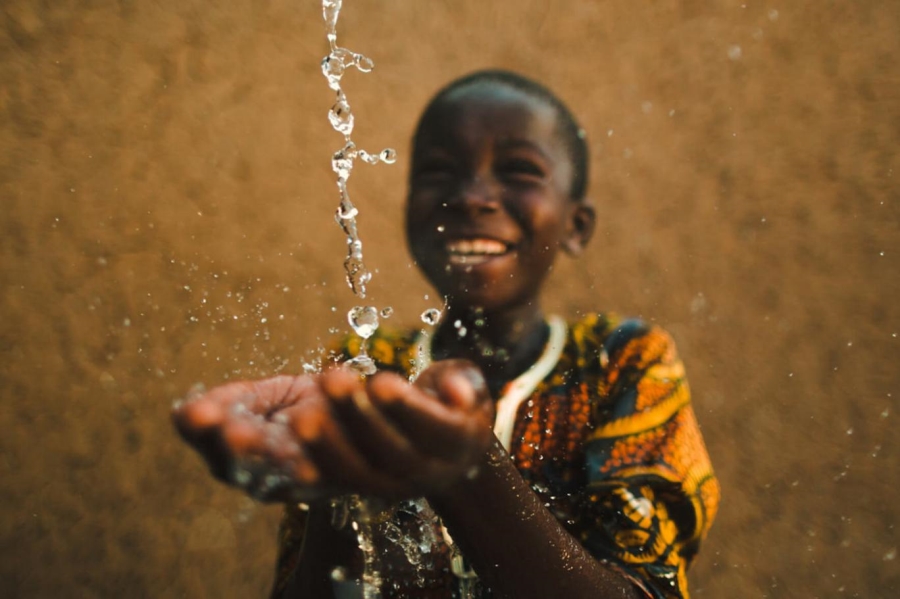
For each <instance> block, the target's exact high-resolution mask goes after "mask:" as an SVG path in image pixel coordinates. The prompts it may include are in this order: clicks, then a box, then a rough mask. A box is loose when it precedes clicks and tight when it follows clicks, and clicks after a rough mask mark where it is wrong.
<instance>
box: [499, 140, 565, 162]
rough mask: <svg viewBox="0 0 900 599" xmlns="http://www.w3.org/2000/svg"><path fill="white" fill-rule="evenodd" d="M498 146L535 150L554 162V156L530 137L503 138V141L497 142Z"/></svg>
mask: <svg viewBox="0 0 900 599" xmlns="http://www.w3.org/2000/svg"><path fill="white" fill-rule="evenodd" d="M497 146H498V147H499V148H501V149H503V150H508V149H516V148H525V149H528V150H534V151H535V152H537V153H538V154H540V155H541V157H542V158H543V159H544V160H546V161H547V162H549V163H551V164H552V163H553V158H552V157H551V156H550V155H549V154H548V153H547V152H545V151H544V149H543V148H542V147H541V146H540V145H538V144H536V143H534V142H533V141H530V140H528V139H515V138H514V139H507V140H503V141H502V142H499V143H498V144H497Z"/></svg>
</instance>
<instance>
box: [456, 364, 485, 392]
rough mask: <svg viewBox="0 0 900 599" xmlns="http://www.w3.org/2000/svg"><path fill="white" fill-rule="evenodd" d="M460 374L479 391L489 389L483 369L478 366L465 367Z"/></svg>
mask: <svg viewBox="0 0 900 599" xmlns="http://www.w3.org/2000/svg"><path fill="white" fill-rule="evenodd" d="M460 374H462V375H463V376H464V377H465V378H466V380H467V381H469V383H470V384H471V385H472V388H473V389H475V391H476V392H477V393H480V392H481V391H484V390H485V389H487V383H486V382H485V380H484V375H483V374H481V371H480V370H478V369H477V368H465V369H463V370H462V371H461V372H460Z"/></svg>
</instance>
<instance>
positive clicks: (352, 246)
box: [322, 0, 397, 375]
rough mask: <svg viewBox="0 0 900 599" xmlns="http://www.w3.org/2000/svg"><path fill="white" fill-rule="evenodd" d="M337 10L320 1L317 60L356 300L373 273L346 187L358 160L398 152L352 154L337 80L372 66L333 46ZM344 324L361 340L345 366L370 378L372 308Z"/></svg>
mask: <svg viewBox="0 0 900 599" xmlns="http://www.w3.org/2000/svg"><path fill="white" fill-rule="evenodd" d="M342 4H343V0H322V16H323V17H324V19H325V29H326V35H327V38H328V47H329V52H328V56H326V57H325V58H323V59H322V74H324V75H325V78H326V79H327V80H328V87H330V88H331V89H332V90H334V92H335V102H334V104H333V105H332V107H331V110H329V111H328V121H329V122H330V123H331V126H332V127H333V128H334V130H335V131H337V132H338V133H340V134H341V135H343V136H344V145H343V147H341V149H339V150H338V151H337V152H335V153H334V155H333V156H332V157H331V169H332V170H333V171H334V173H335V175H337V186H338V191H339V193H340V204H339V205H338V208H337V211H336V212H335V220H336V221H337V223H338V224H339V225H340V227H341V230H343V231H344V234H345V235H346V236H347V257H346V258H345V259H344V270H345V271H346V275H347V284H348V285H349V286H350V289H352V290H353V293H354V294H355V295H356V296H358V297H360V298H365V297H366V284H367V283H368V282H369V281H370V280H371V279H372V273H370V272H369V271H368V270H367V269H366V266H365V264H364V262H363V244H362V241H361V240H360V238H359V233H358V231H357V226H356V217H357V216H358V215H359V210H358V209H357V208H356V206H354V205H353V202H352V201H351V199H350V192H349V190H348V187H347V182H348V181H349V179H350V174H351V173H352V172H353V164H354V162H355V161H356V159H357V158H359V159H361V160H362V161H363V162H365V163H367V164H378V163H379V162H384V163H385V164H393V163H394V162H396V160H397V152H396V151H394V150H393V149H391V148H385V149H384V150H382V151H381V152H378V153H377V154H371V153H369V152H366V151H365V150H363V149H360V148H357V147H356V143H355V142H354V141H353V139H352V138H351V134H352V133H353V126H354V115H353V111H352V110H351V108H350V102H349V101H348V99H347V95H346V94H345V93H344V90H343V89H341V79H342V78H343V76H344V74H345V73H346V71H347V69H348V68H350V67H355V68H356V69H357V70H359V71H362V72H363V73H368V72H369V71H371V70H372V69H373V68H374V66H375V65H374V63H373V62H372V60H371V59H370V58H368V57H366V56H363V55H362V54H357V53H355V52H351V51H350V50H348V49H347V48H342V47H340V46H338V44H337V21H338V16H339V15H340V12H341V5H342ZM347 320H348V321H349V323H350V326H351V327H353V330H354V331H355V332H356V334H357V335H359V336H360V337H361V338H362V343H361V344H360V350H359V354H358V355H357V356H356V357H355V358H354V359H352V360H350V361H349V362H348V364H349V365H350V366H351V367H352V368H354V369H355V370H357V371H358V372H360V373H361V374H365V375H369V374H374V373H375V370H376V368H375V362H374V361H373V360H372V358H370V357H369V355H368V352H367V340H368V338H369V337H371V336H372V334H373V333H374V332H375V330H376V329H377V328H378V312H377V310H376V308H374V307H372V306H357V307H355V308H353V309H351V310H350V312H349V313H348V314H347Z"/></svg>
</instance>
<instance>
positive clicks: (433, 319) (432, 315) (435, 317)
mask: <svg viewBox="0 0 900 599" xmlns="http://www.w3.org/2000/svg"><path fill="white" fill-rule="evenodd" d="M442 315H443V312H441V311H440V310H438V309H437V308H428V309H427V310H425V311H424V312H422V316H421V318H422V322H424V323H425V324H427V325H428V326H432V327H433V326H435V325H436V324H437V323H438V322H440V320H441V316H442Z"/></svg>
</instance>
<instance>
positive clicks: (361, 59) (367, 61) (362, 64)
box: [353, 54, 375, 73]
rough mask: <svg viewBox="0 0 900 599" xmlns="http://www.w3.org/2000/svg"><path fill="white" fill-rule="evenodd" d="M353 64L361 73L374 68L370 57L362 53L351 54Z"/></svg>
mask: <svg viewBox="0 0 900 599" xmlns="http://www.w3.org/2000/svg"><path fill="white" fill-rule="evenodd" d="M353 64H355V65H356V68H357V69H359V70H360V71H362V72H363V73H368V72H370V71H371V70H372V69H374V68H375V63H374V62H372V59H371V58H369V57H368V56H364V55H362V54H354V55H353Z"/></svg>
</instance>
